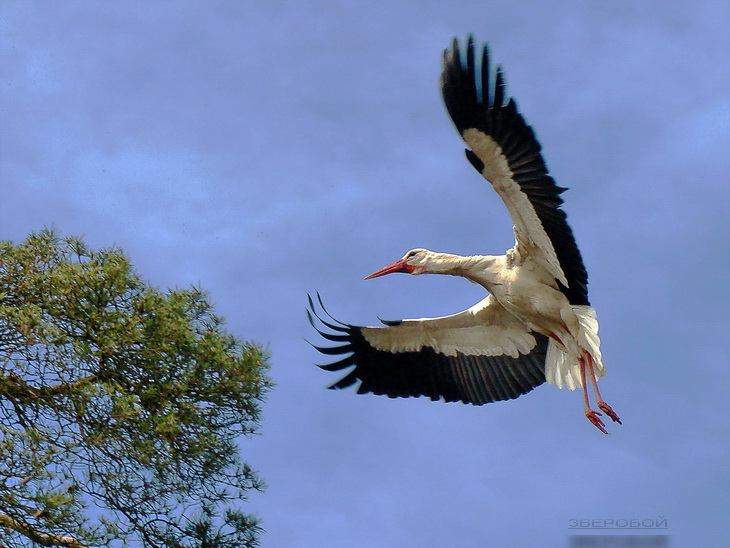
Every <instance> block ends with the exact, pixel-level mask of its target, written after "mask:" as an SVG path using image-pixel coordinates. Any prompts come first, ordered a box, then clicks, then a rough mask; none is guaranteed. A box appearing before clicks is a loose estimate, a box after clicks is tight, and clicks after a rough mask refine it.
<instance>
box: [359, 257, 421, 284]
mask: <svg viewBox="0 0 730 548" xmlns="http://www.w3.org/2000/svg"><path fill="white" fill-rule="evenodd" d="M393 272H405V273H407V274H410V273H411V272H413V267H412V266H411V265H409V264H407V263H406V261H405V259H400V260H399V261H396V262H394V263H393V264H389V265H388V266H386V267H384V268H381V269H380V270H378V271H377V272H373V273H372V274H370V276H365V279H366V280H369V279H370V278H378V277H380V276H385V275H386V274H392V273H393Z"/></svg>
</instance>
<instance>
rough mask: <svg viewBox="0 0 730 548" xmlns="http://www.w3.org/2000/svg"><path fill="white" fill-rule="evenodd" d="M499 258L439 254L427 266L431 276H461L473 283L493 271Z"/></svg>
mask: <svg viewBox="0 0 730 548" xmlns="http://www.w3.org/2000/svg"><path fill="white" fill-rule="evenodd" d="M499 259H500V257H494V256H491V255H470V256H466V257H462V256H461V255H452V254H450V253H439V254H438V256H437V257H436V259H435V260H434V261H432V263H431V264H430V265H429V268H428V271H429V272H431V273H433V274H450V275H452V276H462V277H464V278H468V279H470V280H473V281H477V280H478V279H482V278H484V275H485V272H489V271H490V270H492V269H493V267H494V266H495V265H496V263H497V262H498V261H499Z"/></svg>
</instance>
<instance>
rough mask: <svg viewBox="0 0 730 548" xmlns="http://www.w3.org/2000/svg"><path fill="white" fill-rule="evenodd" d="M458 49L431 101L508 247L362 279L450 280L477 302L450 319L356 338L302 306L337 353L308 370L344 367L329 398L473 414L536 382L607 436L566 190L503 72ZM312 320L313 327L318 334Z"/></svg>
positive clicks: (412, 260) (432, 258)
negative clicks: (437, 104)
mask: <svg viewBox="0 0 730 548" xmlns="http://www.w3.org/2000/svg"><path fill="white" fill-rule="evenodd" d="M465 50H466V51H465V52H462V50H461V48H460V45H459V42H458V40H457V39H456V38H455V39H454V41H453V44H452V46H451V48H450V49H447V50H445V51H444V54H443V72H442V74H441V92H442V94H443V98H444V102H445V104H446V109H447V110H448V112H449V115H450V116H451V119H452V120H453V122H454V125H455V126H456V129H457V130H458V131H459V133H460V135H461V137H462V138H463V139H464V141H465V142H466V144H467V145H468V148H467V149H466V157H467V158H468V160H469V162H471V165H472V166H474V168H475V169H476V170H477V171H478V172H479V173H480V174H481V175H482V176H483V177H484V178H485V179H486V180H487V181H489V182H490V183H491V185H492V187H494V190H496V192H497V194H499V196H500V197H501V198H502V200H503V201H504V203H505V205H506V206H507V210H508V211H509V214H510V216H511V218H512V222H513V224H514V234H515V245H514V247H513V248H511V249H509V250H508V251H507V252H506V253H505V254H504V255H473V256H468V257H462V256H459V255H451V254H448V253H435V252H433V251H428V250H426V249H412V250H411V251H409V252H408V253H406V254H405V255H404V256H403V258H401V259H399V260H397V261H395V262H394V263H392V264H390V265H388V266H386V267H384V268H381V269H380V270H378V271H377V272H374V273H373V274H370V275H369V276H367V277H366V279H369V278H377V277H379V276H384V275H385V274H390V273H393V272H405V273H408V274H450V275H453V276H462V277H464V278H467V279H468V280H471V281H472V282H476V283H477V284H480V285H481V286H483V287H484V288H485V289H486V290H487V291H488V293H489V295H488V296H487V297H486V298H485V299H483V300H482V301H480V302H478V303H477V304H475V305H474V306H472V307H471V308H469V309H467V310H464V311H463V312H460V313H458V314H453V315H450V316H444V317H440V318H422V319H414V320H402V321H396V322H383V324H384V325H383V326H382V327H358V326H353V325H349V324H345V323H342V322H339V321H338V320H335V319H334V318H332V316H330V315H329V313H328V312H327V311H326V310H325V309H324V305H323V304H322V300H321V299H320V298H319V295H318V303H319V308H321V309H322V311H323V312H324V315H326V316H327V317H328V318H327V317H324V315H323V314H321V313H319V312H318V311H317V306H316V305H315V303H314V301H313V300H312V298H311V297H309V305H310V308H311V312H310V311H309V310H308V311H307V315H308V317H309V321H310V322H311V323H312V325H313V326H314V327H315V329H317V331H318V332H319V333H320V335H321V336H323V337H324V338H325V339H327V340H329V341H332V342H335V343H340V345H339V346H334V347H319V346H315V348H316V349H317V350H319V351H320V352H322V353H323V354H326V355H344V357H342V359H340V360H339V361H337V362H335V363H331V364H328V365H320V366H319V367H321V368H322V369H325V370H327V371H341V370H345V369H347V368H349V367H352V366H354V367H353V369H352V370H350V371H349V372H348V373H347V374H346V375H345V376H344V377H343V378H341V379H340V380H339V381H337V382H336V383H334V384H333V385H332V386H330V387H329V388H333V389H340V388H346V387H349V386H351V385H353V384H355V383H356V382H358V381H359V382H360V385H359V387H358V389H357V392H358V393H359V394H363V393H368V392H372V393H374V394H380V395H386V396H389V397H391V398H396V397H410V396H428V397H429V398H431V399H432V400H439V399H443V400H445V401H447V402H452V401H461V402H464V403H471V404H474V405H482V404H485V403H489V402H493V401H501V400H508V399H513V398H517V397H518V396H521V395H522V394H525V393H527V392H529V391H530V390H532V389H533V388H535V387H536V386H539V385H541V384H542V383H543V382H545V381H547V382H549V383H551V384H554V385H555V386H557V387H558V388H563V387H567V388H569V389H570V390H574V389H575V388H576V387H580V388H581V389H582V391H583V404H584V410H585V415H586V417H587V418H588V420H589V421H590V422H591V423H592V424H594V425H595V426H596V427H597V428H598V429H599V430H601V431H602V432H604V433H608V432H607V431H606V428H605V424H604V422H603V420H602V419H601V418H600V417H601V416H602V415H601V413H600V412H598V411H595V410H593V409H592V408H591V406H590V402H589V398H588V387H587V383H586V379H588V382H590V384H591V385H592V388H593V392H594V394H595V399H596V405H597V406H598V408H599V409H600V410H601V411H603V413H605V414H606V415H607V416H608V417H609V418H611V419H612V420H613V421H615V422H617V423H619V424H621V420H620V419H619V417H618V415H617V414H616V413H615V412H614V411H613V409H611V407H610V406H609V405H608V404H607V403H606V402H605V401H604V400H603V398H602V397H601V393H600V391H599V389H598V379H599V378H600V377H602V376H603V375H604V373H605V371H606V368H605V365H604V363H603V360H602V358H601V350H600V340H599V338H598V322H597V320H596V312H595V310H594V309H593V307H591V306H590V303H589V301H588V288H587V285H588V276H587V273H586V269H585V267H584V266H583V260H582V258H581V254H580V252H579V251H578V247H577V245H576V243H575V239H574V237H573V232H572V230H571V229H570V226H568V223H567V221H566V214H565V212H564V211H563V210H562V209H561V207H560V206H561V205H562V203H563V200H562V198H561V197H560V194H562V193H563V192H564V191H565V190H567V189H565V188H561V187H559V186H557V185H556V184H555V181H554V180H553V178H552V177H550V175H549V174H548V170H547V167H546V165H545V161H544V160H543V158H542V155H541V153H540V150H541V147H540V143H539V142H538V141H537V138H536V137H535V133H534V132H533V130H532V128H531V127H530V126H529V125H527V123H526V122H525V119H524V118H523V117H522V115H521V114H520V112H519V111H518V109H517V103H516V102H515V100H514V98H508V97H507V95H506V86H505V80H504V73H503V71H502V68H501V67H500V66H497V68H496V70H495V71H494V73H493V72H492V69H491V67H490V58H489V48H488V45H487V44H484V45H483V46H482V48H481V51H480V52H478V51H477V47H476V46H475V43H474V37H473V36H471V35H470V36H469V37H468V40H467V43H466V48H465ZM479 53H481V55H479ZM315 317H316V318H317V320H319V321H320V322H321V324H322V325H323V326H324V327H317V324H316V322H315V320H314V318H315ZM325 328H328V329H329V330H331V331H326V330H325Z"/></svg>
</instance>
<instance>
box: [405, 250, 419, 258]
mask: <svg viewBox="0 0 730 548" xmlns="http://www.w3.org/2000/svg"><path fill="white" fill-rule="evenodd" d="M416 255H418V251H411V252H409V253H408V255H406V259H412V258H413V257H415V256H416Z"/></svg>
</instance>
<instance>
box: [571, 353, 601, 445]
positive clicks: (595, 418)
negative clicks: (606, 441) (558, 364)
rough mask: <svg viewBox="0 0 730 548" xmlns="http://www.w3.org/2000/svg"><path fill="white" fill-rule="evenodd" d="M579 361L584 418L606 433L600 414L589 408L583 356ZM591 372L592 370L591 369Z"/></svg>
mask: <svg viewBox="0 0 730 548" xmlns="http://www.w3.org/2000/svg"><path fill="white" fill-rule="evenodd" d="M578 363H580V381H581V384H582V385H583V408H584V410H585V413H586V418H587V419H588V420H589V421H591V423H592V424H593V426H595V427H596V428H598V429H599V430H600V431H601V432H603V433H604V434H608V431H607V430H606V428H605V426H606V425H605V424H604V423H603V421H602V420H601V419H600V418H599V417H600V416H601V414H600V413H599V412H598V411H594V410H593V409H591V404H590V403H589V402H588V386H587V385H586V360H585V358H581V359H580V360H579V362H578ZM591 374H592V370H591Z"/></svg>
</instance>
